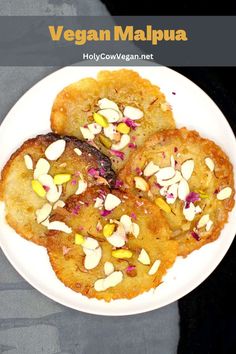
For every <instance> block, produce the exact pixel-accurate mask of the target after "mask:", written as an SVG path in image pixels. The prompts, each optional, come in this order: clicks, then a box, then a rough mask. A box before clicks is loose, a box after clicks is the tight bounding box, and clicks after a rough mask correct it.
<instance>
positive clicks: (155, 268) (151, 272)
mask: <svg viewBox="0 0 236 354" xmlns="http://www.w3.org/2000/svg"><path fill="white" fill-rule="evenodd" d="M160 264H161V261H160V260H159V259H157V260H156V261H155V262H154V263H153V265H152V266H151V268H150V269H149V271H148V275H154V274H156V272H157V271H158V269H159V267H160Z"/></svg>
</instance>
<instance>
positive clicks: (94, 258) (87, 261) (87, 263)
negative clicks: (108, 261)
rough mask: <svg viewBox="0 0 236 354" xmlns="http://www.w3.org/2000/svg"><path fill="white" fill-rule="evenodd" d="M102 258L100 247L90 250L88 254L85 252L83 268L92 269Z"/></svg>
mask: <svg viewBox="0 0 236 354" xmlns="http://www.w3.org/2000/svg"><path fill="white" fill-rule="evenodd" d="M101 258H102V249H101V247H98V248H96V249H95V250H92V251H91V252H90V253H89V254H87V255H86V256H85V258H84V268H85V269H87V270H90V269H94V268H96V267H97V265H98V264H99V262H100V260H101Z"/></svg>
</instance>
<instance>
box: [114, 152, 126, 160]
mask: <svg viewBox="0 0 236 354" xmlns="http://www.w3.org/2000/svg"><path fill="white" fill-rule="evenodd" d="M110 153H111V154H112V155H114V156H116V157H119V158H120V159H121V160H124V157H125V154H124V153H123V152H122V151H117V150H110Z"/></svg>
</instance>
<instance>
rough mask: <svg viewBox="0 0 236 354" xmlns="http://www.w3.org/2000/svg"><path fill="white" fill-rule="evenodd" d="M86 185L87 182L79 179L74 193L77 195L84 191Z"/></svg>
mask: <svg viewBox="0 0 236 354" xmlns="http://www.w3.org/2000/svg"><path fill="white" fill-rule="evenodd" d="M87 187H88V183H87V182H85V181H83V180H82V179H81V180H79V182H78V188H77V191H76V192H75V194H76V195H79V194H82V193H84V192H85V191H86V189H87Z"/></svg>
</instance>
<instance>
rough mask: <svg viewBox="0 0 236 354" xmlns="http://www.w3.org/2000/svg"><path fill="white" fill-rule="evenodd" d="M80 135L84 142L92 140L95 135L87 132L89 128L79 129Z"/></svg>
mask: <svg viewBox="0 0 236 354" xmlns="http://www.w3.org/2000/svg"><path fill="white" fill-rule="evenodd" d="M80 131H81V134H82V135H83V138H84V139H86V140H93V139H94V138H95V135H94V134H93V133H92V132H91V131H90V130H89V128H84V127H80Z"/></svg>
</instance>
